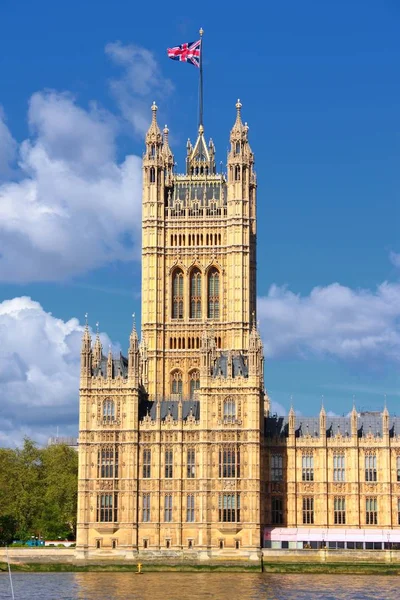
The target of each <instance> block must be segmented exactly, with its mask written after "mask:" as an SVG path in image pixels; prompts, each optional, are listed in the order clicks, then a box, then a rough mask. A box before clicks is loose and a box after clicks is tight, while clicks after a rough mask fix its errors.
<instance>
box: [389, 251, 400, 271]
mask: <svg viewBox="0 0 400 600" xmlns="http://www.w3.org/2000/svg"><path fill="white" fill-rule="evenodd" d="M389 257H390V261H391V263H392V264H393V265H394V266H395V267H397V268H398V269H400V254H399V253H397V252H391V253H390V255H389Z"/></svg>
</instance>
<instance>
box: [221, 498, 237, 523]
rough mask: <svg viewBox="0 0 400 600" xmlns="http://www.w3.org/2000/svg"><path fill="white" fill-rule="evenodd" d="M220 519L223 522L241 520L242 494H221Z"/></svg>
mask: <svg viewBox="0 0 400 600" xmlns="http://www.w3.org/2000/svg"><path fill="white" fill-rule="evenodd" d="M219 521H220V522H221V523H236V522H238V521H240V494H221V495H220V497H219Z"/></svg>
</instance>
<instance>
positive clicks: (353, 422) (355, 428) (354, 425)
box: [350, 404, 358, 437]
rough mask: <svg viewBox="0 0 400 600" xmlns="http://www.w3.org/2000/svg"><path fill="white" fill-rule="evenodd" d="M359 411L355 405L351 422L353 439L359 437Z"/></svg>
mask: <svg viewBox="0 0 400 600" xmlns="http://www.w3.org/2000/svg"><path fill="white" fill-rule="evenodd" d="M357 416H358V415H357V411H356V407H355V404H353V409H352V411H351V416H350V421H351V435H352V436H353V437H357V435H358V422H357Z"/></svg>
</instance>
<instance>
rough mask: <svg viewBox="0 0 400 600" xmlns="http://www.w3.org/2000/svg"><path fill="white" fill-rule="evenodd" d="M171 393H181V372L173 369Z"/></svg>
mask: <svg viewBox="0 0 400 600" xmlns="http://www.w3.org/2000/svg"><path fill="white" fill-rule="evenodd" d="M171 393H172V394H182V373H181V372H180V371H174V372H173V373H172V376H171Z"/></svg>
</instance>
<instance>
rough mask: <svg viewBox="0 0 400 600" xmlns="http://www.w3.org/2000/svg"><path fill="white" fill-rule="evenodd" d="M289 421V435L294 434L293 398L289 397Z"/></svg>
mask: <svg viewBox="0 0 400 600" xmlns="http://www.w3.org/2000/svg"><path fill="white" fill-rule="evenodd" d="M288 417H289V418H288V420H289V435H294V434H295V424H296V415H295V412H294V408H293V398H292V396H290V410H289V415H288Z"/></svg>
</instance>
